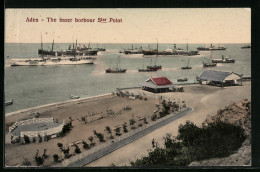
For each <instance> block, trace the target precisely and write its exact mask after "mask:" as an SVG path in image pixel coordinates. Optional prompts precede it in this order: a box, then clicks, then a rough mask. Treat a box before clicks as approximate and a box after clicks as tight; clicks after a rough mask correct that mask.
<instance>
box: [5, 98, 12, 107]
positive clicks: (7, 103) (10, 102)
mask: <svg viewBox="0 0 260 172" xmlns="http://www.w3.org/2000/svg"><path fill="white" fill-rule="evenodd" d="M13 103H14V101H13V99H12V100H10V101H8V102H5V106H8V105H12V104H13Z"/></svg>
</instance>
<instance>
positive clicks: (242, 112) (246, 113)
mask: <svg viewBox="0 0 260 172" xmlns="http://www.w3.org/2000/svg"><path fill="white" fill-rule="evenodd" d="M217 120H221V121H223V122H227V123H232V124H234V125H238V126H241V127H242V128H243V129H244V130H245V134H246V136H247V138H246V140H245V141H244V143H243V144H242V147H241V148H240V149H239V150H238V151H237V153H235V154H233V155H230V156H229V157H225V158H212V159H209V160H204V161H199V162H198V161H196V162H192V163H191V164H190V165H189V166H248V165H251V101H248V100H247V99H244V100H241V101H240V102H238V103H234V104H232V105H230V106H228V107H225V108H224V109H221V110H219V111H218V112H217V114H216V115H214V116H211V117H208V118H207V119H206V120H205V122H204V123H203V124H204V125H207V123H210V122H214V121H217Z"/></svg>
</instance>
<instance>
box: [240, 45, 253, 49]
mask: <svg viewBox="0 0 260 172" xmlns="http://www.w3.org/2000/svg"><path fill="white" fill-rule="evenodd" d="M245 48H251V46H250V45H245V46H243V47H241V49H245Z"/></svg>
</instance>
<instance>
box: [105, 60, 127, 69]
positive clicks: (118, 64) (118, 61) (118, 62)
mask: <svg viewBox="0 0 260 172" xmlns="http://www.w3.org/2000/svg"><path fill="white" fill-rule="evenodd" d="M119 66H120V56H118V58H117V67H116V68H108V69H106V73H125V72H126V70H127V69H121V68H120V67H119Z"/></svg>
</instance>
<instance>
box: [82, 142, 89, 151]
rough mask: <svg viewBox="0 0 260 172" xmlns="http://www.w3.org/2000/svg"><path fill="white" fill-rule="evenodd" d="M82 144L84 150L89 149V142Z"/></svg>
mask: <svg viewBox="0 0 260 172" xmlns="http://www.w3.org/2000/svg"><path fill="white" fill-rule="evenodd" d="M82 144H83V148H84V149H89V144H87V142H85V141H82Z"/></svg>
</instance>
